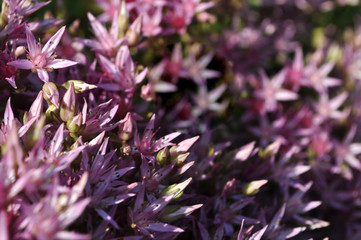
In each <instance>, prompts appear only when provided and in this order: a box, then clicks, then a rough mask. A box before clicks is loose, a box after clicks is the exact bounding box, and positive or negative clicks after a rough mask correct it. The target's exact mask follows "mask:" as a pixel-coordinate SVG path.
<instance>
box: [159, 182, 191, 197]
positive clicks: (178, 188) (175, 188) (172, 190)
mask: <svg viewBox="0 0 361 240" xmlns="http://www.w3.org/2000/svg"><path fill="white" fill-rule="evenodd" d="M191 181H192V178H188V179H187V180H185V181H184V182H181V183H178V184H172V185H170V186H168V187H166V188H164V189H163V191H162V192H161V193H160V196H162V197H164V196H169V195H172V194H175V195H174V197H173V199H178V198H179V197H180V196H182V194H183V191H184V189H185V188H186V187H187V186H188V184H189V183H190V182H191Z"/></svg>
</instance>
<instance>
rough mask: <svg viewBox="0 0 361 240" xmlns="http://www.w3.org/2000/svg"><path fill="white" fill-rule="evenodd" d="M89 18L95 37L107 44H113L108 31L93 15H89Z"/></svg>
mask: <svg viewBox="0 0 361 240" xmlns="http://www.w3.org/2000/svg"><path fill="white" fill-rule="evenodd" d="M88 18H89V21H90V25H91V27H92V28H93V32H94V34H95V36H96V37H97V38H98V39H99V40H102V41H105V42H107V43H110V42H112V40H111V39H110V36H109V34H108V31H107V29H106V28H105V27H104V26H103V25H102V24H101V23H100V22H99V21H98V20H97V19H96V18H95V17H94V16H93V15H92V14H91V13H88Z"/></svg>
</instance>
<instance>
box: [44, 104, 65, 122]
mask: <svg viewBox="0 0 361 240" xmlns="http://www.w3.org/2000/svg"><path fill="white" fill-rule="evenodd" d="M45 116H46V122H48V123H50V122H53V121H55V122H57V123H61V122H62V121H61V119H60V117H59V109H58V108H56V107H55V106H54V105H49V107H48V109H46V112H45Z"/></svg>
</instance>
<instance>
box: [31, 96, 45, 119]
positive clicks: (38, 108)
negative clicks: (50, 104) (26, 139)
mask: <svg viewBox="0 0 361 240" xmlns="http://www.w3.org/2000/svg"><path fill="white" fill-rule="evenodd" d="M42 113H43V91H40V92H39V93H38V96H37V97H36V99H35V100H34V102H33V104H31V107H30V110H29V118H30V119H31V118H39V117H40V116H41V114H42Z"/></svg>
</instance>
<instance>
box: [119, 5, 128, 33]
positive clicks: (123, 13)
mask: <svg viewBox="0 0 361 240" xmlns="http://www.w3.org/2000/svg"><path fill="white" fill-rule="evenodd" d="M128 18H129V15H128V10H127V6H126V4H125V0H122V2H121V4H120V12H119V16H118V24H119V30H120V32H121V33H122V34H124V33H125V31H126V30H127V28H128Z"/></svg>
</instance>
